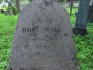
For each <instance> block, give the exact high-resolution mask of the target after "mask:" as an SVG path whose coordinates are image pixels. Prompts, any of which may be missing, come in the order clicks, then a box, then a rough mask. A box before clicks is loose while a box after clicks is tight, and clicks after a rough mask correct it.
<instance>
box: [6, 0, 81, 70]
mask: <svg viewBox="0 0 93 70" xmlns="http://www.w3.org/2000/svg"><path fill="white" fill-rule="evenodd" d="M75 54H76V53H75V49H74V44H73V40H72V28H71V24H70V19H69V15H68V13H67V12H66V10H65V9H64V8H63V7H62V6H61V5H60V4H59V3H57V2H56V1H54V0H35V1H32V2H31V3H30V4H28V5H27V6H26V7H25V8H24V9H23V10H22V11H21V13H20V15H19V19H18V24H17V27H16V32H15V38H14V42H13V47H12V51H11V56H10V60H9V67H8V68H7V70H79V68H78V64H77V59H76V56H75Z"/></svg>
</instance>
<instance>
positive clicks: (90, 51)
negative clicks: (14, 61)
mask: <svg viewBox="0 0 93 70" xmlns="http://www.w3.org/2000/svg"><path fill="white" fill-rule="evenodd" d="M68 9H69V8H68ZM68 11H69V10H68ZM73 11H74V12H73V13H75V9H74V10H73ZM17 18H18V17H17V16H5V15H2V14H0V70H5V68H6V66H7V64H8V59H9V54H10V49H11V46H12V41H13V36H14V31H15V27H16V22H17ZM71 23H72V24H73V25H74V23H75V15H72V16H71ZM87 29H88V33H89V34H88V35H86V36H84V37H81V36H77V37H74V41H75V43H76V44H75V47H76V50H77V57H78V60H79V64H80V67H81V70H93V23H88V25H87Z"/></svg>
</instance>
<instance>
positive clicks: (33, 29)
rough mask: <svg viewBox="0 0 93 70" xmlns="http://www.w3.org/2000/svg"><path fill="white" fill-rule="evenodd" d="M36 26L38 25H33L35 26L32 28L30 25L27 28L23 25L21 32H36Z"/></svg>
mask: <svg viewBox="0 0 93 70" xmlns="http://www.w3.org/2000/svg"><path fill="white" fill-rule="evenodd" d="M38 27H39V26H35V27H32V28H31V27H28V28H27V27H24V28H23V32H28V33H29V32H32V33H34V32H37V30H38Z"/></svg>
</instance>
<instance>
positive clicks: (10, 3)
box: [8, 1, 13, 15]
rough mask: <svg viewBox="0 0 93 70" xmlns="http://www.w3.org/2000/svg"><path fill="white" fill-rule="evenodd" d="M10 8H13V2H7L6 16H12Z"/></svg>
mask: <svg viewBox="0 0 93 70" xmlns="http://www.w3.org/2000/svg"><path fill="white" fill-rule="evenodd" d="M12 6H13V2H12V1H9V2H8V15H13V11H12V9H11V8H12Z"/></svg>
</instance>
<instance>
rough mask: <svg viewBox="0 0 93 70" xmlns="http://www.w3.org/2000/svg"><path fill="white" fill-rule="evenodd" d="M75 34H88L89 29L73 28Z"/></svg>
mask: <svg viewBox="0 0 93 70" xmlns="http://www.w3.org/2000/svg"><path fill="white" fill-rule="evenodd" d="M73 34H74V35H75V36H77V35H81V36H84V35H87V34H88V32H87V29H79V28H73Z"/></svg>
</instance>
